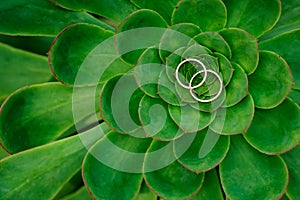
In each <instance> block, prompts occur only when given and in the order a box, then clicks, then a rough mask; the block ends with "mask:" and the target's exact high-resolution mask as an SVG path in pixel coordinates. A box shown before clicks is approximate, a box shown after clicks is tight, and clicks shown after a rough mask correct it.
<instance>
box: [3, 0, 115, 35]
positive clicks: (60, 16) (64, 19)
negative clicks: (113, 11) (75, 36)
mask: <svg viewBox="0 0 300 200" xmlns="http://www.w3.org/2000/svg"><path fill="white" fill-rule="evenodd" d="M0 8H1V9H0V10H1V12H0V19H1V27H0V33H3V34H9V35H39V36H41V35H44V36H55V35H56V34H58V33H59V32H60V31H61V30H62V29H63V28H65V27H66V26H68V25H71V24H74V23H78V22H85V23H90V24H96V25H98V26H101V27H103V28H105V29H107V30H113V29H112V27H110V26H108V25H106V24H105V23H103V22H101V21H100V20H98V19H96V18H94V17H93V16H91V15H89V14H87V13H81V12H73V11H67V10H64V9H62V8H59V7H57V6H55V5H53V4H52V3H50V1H49V0H41V1H35V0H15V1H10V0H3V1H1V2H0ZM11 16H14V17H11ZM37 19H38V20H37ZM16 24H18V26H16Z"/></svg>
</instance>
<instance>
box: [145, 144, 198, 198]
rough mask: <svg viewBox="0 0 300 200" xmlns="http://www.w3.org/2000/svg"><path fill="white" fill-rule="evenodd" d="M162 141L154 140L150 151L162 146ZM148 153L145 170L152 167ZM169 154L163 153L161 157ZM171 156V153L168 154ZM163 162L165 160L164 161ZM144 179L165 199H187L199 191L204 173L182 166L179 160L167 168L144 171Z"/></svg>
mask: <svg viewBox="0 0 300 200" xmlns="http://www.w3.org/2000/svg"><path fill="white" fill-rule="evenodd" d="M161 143H162V142H159V141H154V142H153V143H152V144H151V146H150V148H149V149H148V152H154V151H156V150H158V149H159V147H161V145H162V144H161ZM147 155H148V154H146V157H145V163H144V170H145V171H148V170H147V169H149V168H151V165H155V163H152V161H153V160H152V159H149V157H147ZM165 156H167V155H161V158H160V159H159V160H161V159H164V160H165V159H166V160H167V158H164V157H165ZM168 156H169V155H168ZM173 156H174V155H173ZM162 162H163V161H162ZM143 175H144V179H145V181H146V183H147V185H148V186H149V187H150V188H151V189H152V190H153V192H155V193H156V194H157V195H158V196H160V197H162V198H164V199H174V200H177V199H178V200H179V199H186V198H189V197H191V196H193V195H194V194H196V193H197V191H199V189H200V188H201V186H202V183H203V179H204V174H203V173H201V174H195V173H193V172H191V171H189V170H187V169H185V168H184V167H182V166H181V165H180V164H179V163H178V162H177V161H175V162H173V163H172V164H170V165H168V166H167V167H165V168H162V169H159V170H157V171H151V172H147V173H144V174H143Z"/></svg>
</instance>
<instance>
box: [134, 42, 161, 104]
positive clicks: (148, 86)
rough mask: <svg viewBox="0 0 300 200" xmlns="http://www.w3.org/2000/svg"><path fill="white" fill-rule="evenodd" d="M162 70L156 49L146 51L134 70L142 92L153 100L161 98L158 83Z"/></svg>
mask: <svg viewBox="0 0 300 200" xmlns="http://www.w3.org/2000/svg"><path fill="white" fill-rule="evenodd" d="M161 70H162V66H161V60H160V58H159V55H158V50H157V49H154V48H149V49H147V50H145V51H144V53H143V54H142V55H141V57H140V58H139V60H138V62H137V64H136V66H135V68H134V69H133V75H134V77H135V79H136V81H137V84H138V85H139V87H140V88H141V90H142V91H143V92H145V94H147V95H149V96H151V97H153V98H157V97H159V96H158V94H157V83H158V77H159V74H160V72H161Z"/></svg>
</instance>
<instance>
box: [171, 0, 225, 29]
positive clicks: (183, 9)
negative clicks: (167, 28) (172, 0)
mask: <svg viewBox="0 0 300 200" xmlns="http://www.w3.org/2000/svg"><path fill="white" fill-rule="evenodd" d="M226 15H227V13H226V8H225V5H224V3H223V2H222V1H221V0H210V1H205V0H180V1H179V2H178V4H177V6H176V8H175V10H174V12H173V16H172V23H173V24H176V23H182V22H190V23H193V24H196V25H198V26H199V27H200V28H201V30H203V31H217V30H220V29H222V28H223V27H224V26H225V24H226V17H227V16H226ZM199 19H201V20H199Z"/></svg>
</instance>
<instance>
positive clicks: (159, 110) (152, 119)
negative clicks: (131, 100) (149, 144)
mask: <svg viewBox="0 0 300 200" xmlns="http://www.w3.org/2000/svg"><path fill="white" fill-rule="evenodd" d="M139 117H140V120H141V124H142V126H143V128H144V130H145V132H146V133H147V135H148V136H151V137H153V138H155V139H159V140H163V141H168V140H173V139H175V138H178V137H179V136H180V135H182V134H183V132H182V131H181V130H179V127H178V126H177V125H176V124H175V122H174V121H173V120H172V118H171V116H170V114H169V112H168V104H167V103H165V102H164V101H162V100H161V99H153V98H151V97H148V96H144V97H143V98H142V100H141V102H140V106H139Z"/></svg>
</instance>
